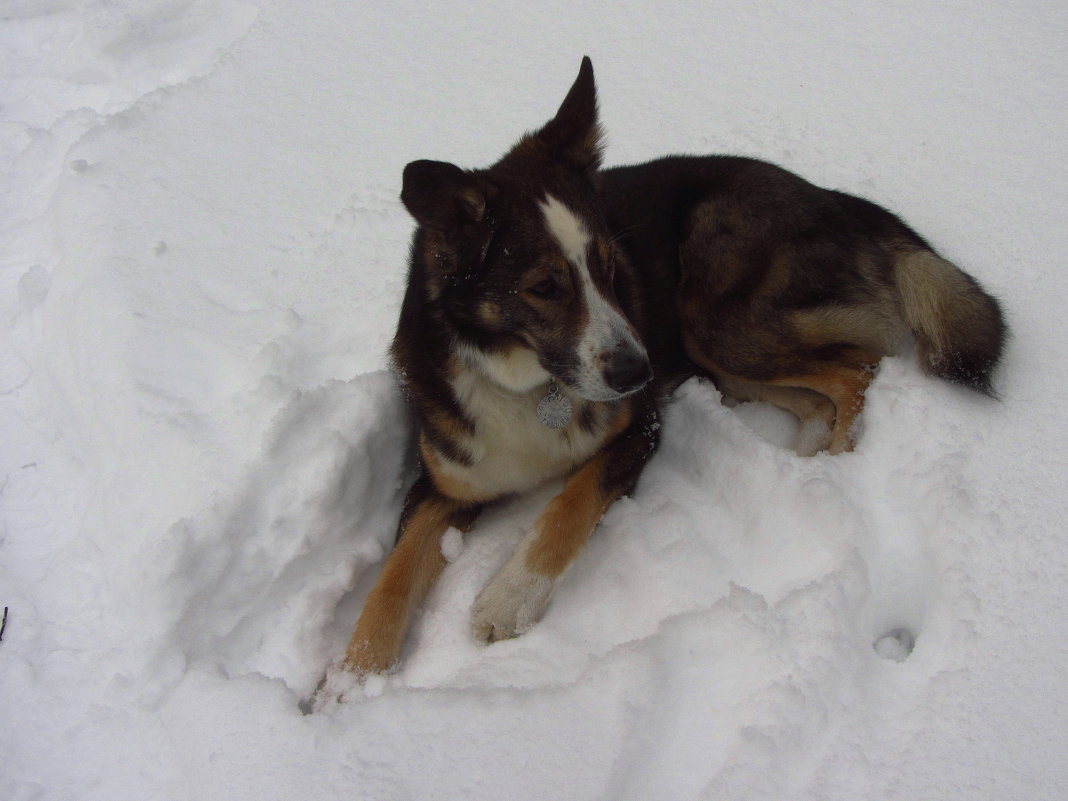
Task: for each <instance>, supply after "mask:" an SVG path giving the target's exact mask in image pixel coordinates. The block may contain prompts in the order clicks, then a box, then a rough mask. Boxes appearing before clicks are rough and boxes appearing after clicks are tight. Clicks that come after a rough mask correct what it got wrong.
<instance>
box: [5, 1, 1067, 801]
mask: <svg viewBox="0 0 1068 801" xmlns="http://www.w3.org/2000/svg"><path fill="white" fill-rule="evenodd" d="M1065 41H1068V9H1066V8H1065V7H1064V5H1063V4H1062V3H1054V2H1046V1H1045V0H1042V1H1040V2H1035V3H1031V4H1029V6H1028V8H1027V9H1026V13H1024V10H1023V9H1018V8H1015V7H1013V6H1012V5H1011V4H1000V3H979V2H969V0H961V2H956V3H947V4H930V3H921V2H918V0H904V2H901V3H895V4H892V5H887V4H881V3H874V2H867V1H866V0H864V1H862V2H850V3H845V2H841V1H840V0H835V1H832V2H828V3H823V4H819V5H818V7H814V6H812V4H797V3H792V2H784V0H773V1H772V2H770V3H764V4H758V5H753V4H751V3H742V2H737V0H723V1H722V2H720V1H719V0H717V2H707V1H705V0H702V1H701V2H697V1H696V0H686V1H685V2H678V3H663V4H660V5H659V6H657V7H656V8H655V9H654V8H653V7H652V6H650V5H649V4H646V3H642V4H638V3H629V2H623V3H617V4H615V5H613V6H612V7H611V8H610V9H608V8H602V7H599V6H595V5H593V4H586V3H582V2H574V1H572V2H568V3H563V2H558V1H557V0H554V2H550V3H545V4H519V3H515V4H506V5H503V6H502V5H498V6H494V7H492V9H490V8H489V7H487V8H480V7H477V6H472V5H471V4H469V3H456V2H442V3H438V4H434V5H433V6H432V7H430V6H427V5H425V4H417V3H411V2H406V0H401V1H400V2H396V3H393V4H389V5H388V6H387V5H386V4H382V5H380V6H374V7H373V6H371V5H370V4H367V3H364V2H357V3H352V4H346V3H336V2H324V0H309V2H304V3H299V4H298V3H286V2H282V0H257V1H256V2H251V1H249V2H246V1H244V0H136V1H135V0H109V1H108V2H105V0H79V2H75V0H49V2H37V1H36V0H34V1H31V0H12V2H8V3H7V4H5V6H4V9H3V12H2V15H0V66H2V77H0V81H2V84H0V86H2V89H0V164H2V166H3V174H4V175H5V176H7V178H6V180H5V181H4V182H3V184H2V185H0V226H2V228H3V233H2V236H0V427H2V430H3V431H4V436H3V444H2V446H0V515H2V516H0V606H3V607H7V608H8V610H9V611H8V619H7V626H6V629H5V631H4V633H3V640H2V642H0V709H2V715H0V798H4V799H13V800H14V801H30V800H31V799H33V800H36V799H116V798H154V799H168V800H169V799H215V798H217V799H227V800H228V801H243V800H244V799H258V800H259V799H276V798H277V799H283V798H294V797H300V798H308V799H335V798H342V797H344V798H360V799H371V800H373V801H379V800H380V799H381V800H386V799H409V798H412V799H415V798H419V799H433V798H442V799H480V798H509V799H546V798H568V799H649V798H671V799H856V798H878V799H896V798H901V799H927V798H938V799H956V798H960V799H964V798H967V799H998V800H999V801H1000V800H1001V799H1016V798H1020V799H1023V798H1026V799H1029V801H1039V800H1040V799H1051V800H1052V799H1061V798H1063V797H1064V794H1065V791H1066V788H1068V759H1065V755H1066V754H1068V727H1066V726H1065V725H1064V721H1065V719H1066V717H1068V683H1066V682H1065V681H1064V679H1063V675H1062V674H1063V671H1062V666H1063V665H1064V664H1065V662H1066V657H1068V645H1066V637H1065V634H1066V631H1068V627H1066V622H1068V612H1066V611H1065V610H1066V609H1068V529H1066V527H1065V525H1064V522H1063V521H1064V520H1065V518H1066V513H1068V503H1066V493H1065V491H1064V484H1065V477H1066V476H1068V420H1066V419H1065V417H1064V414H1063V411H1062V409H1061V408H1060V405H1059V402H1058V401H1057V400H1056V398H1058V397H1060V395H1061V394H1063V392H1064V390H1065V386H1066V377H1068V368H1066V367H1065V365H1066V364H1068V334H1066V332H1065V328H1064V326H1063V314H1064V308H1065V302H1066V300H1068V279H1065V278H1064V277H1063V275H1062V273H1063V271H1062V269H1061V267H1062V265H1063V264H1064V262H1065V260H1066V258H1068V228H1066V226H1065V225H1064V217H1065V212H1066V211H1068V166H1066V165H1068V158H1066V157H1068V144H1066V142H1068V138H1066V136H1065V132H1066V131H1068V106H1066V105H1065V103H1064V102H1063V101H1064V95H1065V91H1066V90H1068V59H1065V57H1064V56H1065V46H1064V42H1065ZM587 53H588V54H589V55H590V56H591V57H592V58H593V61H594V66H595V69H596V71H597V76H598V81H599V88H600V92H601V105H602V111H603V121H604V124H605V127H606V129H607V131H608V133H609V140H608V141H609V149H608V158H609V161H610V162H611V163H624V162H628V161H632V160H636V159H643V158H649V157H653V156H656V155H659V154H662V153H665V152H673V151H674V152H706V151H707V152H736V153H744V154H748V155H756V156H760V157H764V158H768V159H770V160H773V161H777V162H779V163H782V164H784V165H785V166H787V167H790V168H792V169H795V170H798V171H800V172H801V173H803V174H804V175H806V176H807V177H809V178H811V179H812V180H814V181H816V182H818V183H821V184H824V185H829V186H834V187H837V188H841V189H844V190H847V191H851V192H854V193H858V194H862V195H866V196H869V197H872V198H873V199H876V200H878V201H880V202H882V203H884V204H886V205H888V206H890V207H891V208H893V209H895V210H896V211H898V212H899V213H901V214H902V215H903V216H904V217H905V218H906V219H907V220H909V221H910V222H911V223H912V224H913V225H914V226H916V227H917V228H918V229H919V230H920V231H921V232H922V233H924V234H925V235H926V236H928V237H929V238H930V239H931V240H932V242H933V243H934V244H935V245H936V246H937V247H938V248H940V249H941V250H942V251H943V252H944V253H945V255H946V256H947V257H949V258H951V259H953V260H954V261H956V262H958V263H960V264H961V265H963V266H965V267H966V268H967V269H968V270H969V271H970V272H972V273H973V274H974V275H975V276H976V277H978V278H979V279H980V280H981V281H983V282H984V284H985V285H986V286H987V287H988V288H989V289H990V290H991V291H993V292H994V293H995V294H997V295H998V296H999V297H1000V298H1001V299H1002V300H1003V302H1004V304H1005V307H1006V309H1007V311H1008V314H1009V319H1010V322H1011V324H1012V326H1013V329H1014V338H1013V339H1012V341H1011V342H1010V344H1009V348H1008V350H1007V354H1006V358H1005V363H1004V367H1003V369H1002V370H1001V371H1000V373H999V375H998V378H997V384H998V387H999V389H1000V391H1001V394H1002V400H1001V401H1000V402H995V401H991V400H989V399H985V398H982V397H979V396H977V395H975V394H971V393H969V392H967V391H965V390H962V389H958V388H954V387H950V386H948V385H945V384H942V383H939V382H937V381H934V380H932V379H930V378H928V377H925V376H924V375H922V374H921V372H920V371H919V368H918V367H917V365H916V363H915V361H914V360H913V359H912V358H911V357H910V356H908V355H905V356H902V357H899V358H893V359H888V360H886V361H885V362H884V364H883V366H882V368H881V369H880V371H879V373H878V375H877V377H876V379H875V381H874V383H873V384H872V386H871V388H870V390H869V391H868V405H867V409H866V411H865V413H864V415H863V417H862V418H861V421H860V428H861V430H860V442H859V447H858V448H857V450H856V452H854V453H852V454H846V455H842V456H838V457H828V456H825V455H822V456H817V457H814V458H811V459H801V458H798V457H795V456H793V455H792V454H791V453H790V452H789V451H788V450H786V449H785V447H784V445H785V443H787V442H788V441H789V440H790V437H791V434H792V431H793V427H794V425H795V424H794V423H793V422H792V421H791V420H790V419H789V418H788V417H786V416H785V415H783V414H781V413H779V412H777V411H776V410H774V409H771V408H768V407H765V406H760V405H751V404H750V405H743V406H739V407H735V408H728V407H727V406H725V405H724V404H723V403H721V399H720V397H719V396H718V394H717V392H716V391H715V389H714V388H713V387H712V386H710V385H709V384H707V383H704V382H699V381H693V382H690V383H688V384H686V385H685V386H683V387H682V388H681V390H680V391H679V393H678V395H677V397H676V399H675V401H674V402H673V403H672V404H671V406H670V407H669V408H668V409H667V410H666V412H665V415H664V420H663V425H664V430H663V434H664V441H663V446H662V448H661V451H660V453H659V454H658V455H657V456H656V458H655V459H654V460H653V462H652V463H651V464H650V466H649V468H648V469H647V470H646V472H645V474H644V475H643V478H642V480H641V483H640V484H639V486H638V487H637V489H636V491H635V492H634V493H633V495H632V497H629V498H626V499H624V500H622V501H621V502H619V503H617V504H615V505H614V506H613V507H612V508H611V509H610V510H609V512H608V514H607V516H606V517H605V519H604V521H603V523H602V525H601V528H600V529H599V530H598V531H597V532H596V534H595V536H594V537H593V538H592V540H591V542H590V544H589V546H588V547H587V549H586V550H585V551H584V553H583V554H582V555H581V557H580V558H579V559H578V560H577V562H576V563H575V564H574V565H573V567H572V568H571V569H570V571H569V572H568V573H567V575H566V576H565V577H564V579H563V580H562V581H561V582H560V584H559V587H558V589H557V592H556V594H555V595H554V597H553V600H552V602H551V604H550V606H549V608H548V611H547V613H546V616H545V618H544V619H543V620H542V621H541V622H540V623H539V624H538V625H536V626H535V627H534V628H532V629H531V630H530V631H529V632H528V633H526V634H525V635H524V636H522V637H520V638H518V639H515V640H511V641H507V642H501V643H496V644H494V645H491V646H482V645H478V644H476V643H475V641H474V640H473V638H472V637H471V634H470V610H471V606H472V604H473V602H474V599H475V597H476V596H477V594H478V593H479V591H480V590H481V589H482V587H483V586H484V585H485V583H486V582H487V581H488V580H489V578H490V577H491V576H492V574H493V572H494V571H495V570H496V569H497V568H498V567H499V566H500V565H501V564H503V563H504V561H505V560H506V559H507V558H508V555H509V553H510V551H511V549H512V548H513V547H514V546H515V544H516V543H517V542H518V541H519V540H520V539H521V538H522V536H523V534H524V533H525V531H526V529H527V527H528V526H530V525H531V523H532V522H533V521H534V519H535V517H536V516H537V513H538V511H539V509H540V507H541V505H543V504H544V502H545V501H546V500H547V498H549V497H550V496H551V493H552V491H553V488H552V487H547V488H544V489H542V490H539V491H538V492H535V493H533V494H532V495H531V496H530V497H524V498H520V499H517V500H516V501H514V502H511V503H508V504H502V505H500V506H498V507H495V508H493V509H491V510H489V511H488V512H486V513H485V514H484V515H483V517H482V518H481V519H480V521H479V522H478V524H477V526H476V528H475V529H474V531H473V532H471V533H470V534H467V535H464V536H462V537H461V535H460V534H459V533H458V532H450V534H449V535H448V537H447V538H446V541H445V542H444V543H443V552H444V553H445V555H446V557H447V558H448V560H449V564H448V565H447V567H446V569H445V571H444V573H443V575H442V578H441V580H440V581H439V583H438V584H437V585H436V586H435V588H434V590H433V591H432V593H431V595H430V597H429V598H428V600H427V603H426V604H425V606H424V608H423V611H422V612H421V613H420V615H419V616H418V618H417V620H416V621H415V623H414V625H413V629H412V632H411V635H410V637H409V639H408V645H407V647H406V649H405V653H404V658H403V664H402V666H401V667H400V669H399V670H398V671H396V672H395V673H393V674H390V675H388V676H383V677H376V678H374V679H372V680H370V681H368V682H367V683H366V684H365V685H363V686H359V687H358V686H351V687H349V688H347V689H348V692H347V694H346V698H345V701H344V703H342V704H340V705H338V706H336V707H334V708H332V709H328V710H324V711H323V712H320V713H316V714H311V715H306V714H304V712H303V710H302V708H301V702H302V701H304V700H306V699H307V697H308V696H309V694H310V693H311V692H312V690H313V689H314V688H315V686H316V683H317V682H318V680H319V678H320V677H321V676H322V674H323V672H324V670H325V669H326V667H327V666H328V665H329V664H330V663H331V661H332V660H334V659H336V658H337V657H338V656H339V655H340V654H341V653H342V652H343V649H344V647H345V644H346V642H347V639H348V637H349V636H350V634H351V631H352V627H353V625H354V623H355V620H356V617H357V616H358V614H359V609H360V606H361V603H362V599H363V596H364V595H365V594H366V593H367V591H368V590H369V588H370V586H371V584H372V583H373V581H374V578H375V575H376V573H377V570H378V568H379V566H380V564H381V561H382V559H383V558H384V556H385V554H386V552H387V549H388V548H389V547H390V544H391V541H392V537H393V529H394V526H395V521H396V518H397V515H398V514H399V508H400V503H401V499H402V497H403V492H404V487H405V486H406V483H407V482H408V481H410V480H411V478H412V476H411V470H412V464H413V461H412V454H411V450H410V441H409V435H408V424H407V416H406V411H405V409H404V407H403V404H402V403H401V401H400V398H399V395H398V393H397V388H396V382H395V380H394V378H393V377H392V376H391V375H390V374H389V373H388V372H386V371H385V355H384V354H385V350H386V347H387V345H388V342H389V340H390V337H391V336H392V333H393V326H394V324H395V319H396V314H397V309H398V305H399V299H400V295H401V292H402V290H403V281H404V271H405V264H406V255H407V247H408V238H409V236H410V231H411V223H410V220H409V219H408V217H407V215H406V213H405V212H404V210H403V208H402V207H401V205H400V203H399V201H398V200H397V193H398V188H399V177H400V172H401V169H402V168H403V165H404V164H405V163H406V162H407V161H409V160H412V159H416V158H437V159H445V160H450V161H455V162H457V163H460V164H462V165H466V166H481V165H485V164H488V163H490V162H491V161H492V160H494V159H495V158H496V157H497V156H498V155H499V154H500V153H501V152H503V150H504V149H505V148H506V147H507V146H508V145H510V144H511V142H512V141H514V140H515V139H516V138H517V137H518V136H519V134H520V133H522V132H523V131H525V130H529V129H531V128H533V127H534V126H536V125H538V124H540V123H541V122H543V121H544V120H546V119H547V118H548V117H549V116H550V115H551V114H552V113H553V112H554V111H555V109H556V106H557V105H558V103H559V101H560V100H561V99H562V98H563V95H564V93H565V92H566V90H567V88H568V86H569V85H570V82H571V80H572V79H573V78H574V75H575V73H576V72H577V69H578V63H579V59H580V57H581V56H582V55H583V54H587Z"/></svg>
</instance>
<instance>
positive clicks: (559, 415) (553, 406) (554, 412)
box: [538, 379, 571, 430]
mask: <svg viewBox="0 0 1068 801" xmlns="http://www.w3.org/2000/svg"><path fill="white" fill-rule="evenodd" d="M570 419H571V401H570V400H569V399H568V397H567V396H566V395H564V394H563V393H562V392H561V391H560V388H559V387H558V386H556V380H555V379H549V390H548V392H546V393H545V395H544V397H542V399H541V400H540V401H538V422H539V423H541V424H542V425H543V426H545V427H546V428H552V429H554V430H559V429H561V428H563V427H564V426H566V425H567V423H568V421H569V420H570Z"/></svg>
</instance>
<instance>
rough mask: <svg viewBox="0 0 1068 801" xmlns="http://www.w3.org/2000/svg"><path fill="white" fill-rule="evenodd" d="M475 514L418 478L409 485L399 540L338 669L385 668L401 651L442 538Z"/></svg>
mask: <svg viewBox="0 0 1068 801" xmlns="http://www.w3.org/2000/svg"><path fill="white" fill-rule="evenodd" d="M477 514H478V509H477V508H472V507H470V506H465V505H463V504H461V503H460V502H458V501H455V500H453V499H451V498H447V497H445V496H444V495H441V494H439V493H438V492H437V491H436V490H434V489H433V488H432V487H431V486H430V483H429V481H426V480H423V479H421V480H420V482H418V483H417V484H416V486H415V487H413V488H412V491H411V493H410V494H409V496H408V501H407V502H406V508H405V513H404V515H403V516H402V518H401V524H400V531H399V535H398V540H397V544H396V546H395V547H394V548H393V551H392V552H391V553H390V555H389V557H388V558H387V559H386V563H385V565H384V566H383V568H382V573H381V575H380V576H379V577H378V581H377V583H376V584H375V586H374V587H373V588H372V589H371V592H370V594H369V595H368V596H367V600H366V602H365V603H364V606H363V612H362V613H361V614H360V620H359V622H358V623H357V624H356V631H355V633H354V634H353V635H352V641H351V642H350V643H349V647H348V650H347V652H346V654H345V659H344V661H343V662H342V668H343V669H345V670H348V671H351V672H354V673H356V674H357V675H365V674H368V673H381V672H383V671H385V670H388V669H389V668H390V667H392V666H393V665H394V664H395V663H396V662H397V659H398V657H399V656H400V650H401V645H402V644H403V642H404V634H405V632H406V631H407V629H408V622H409V620H410V619H411V616H412V612H413V611H414V610H415V609H416V608H418V606H419V604H420V603H421V602H422V600H423V598H424V597H426V594H427V592H428V591H429V589H430V587H431V585H432V584H433V583H434V580H435V579H436V578H437V577H438V574H439V573H440V572H441V568H442V567H443V566H444V564H445V558H444V557H443V556H442V554H441V537H442V535H443V534H444V533H445V531H446V530H447V529H448V528H449V527H450V526H456V527H458V528H461V529H464V528H467V527H468V526H469V525H470V524H471V522H472V521H473V520H474V517H475V516H476V515H477Z"/></svg>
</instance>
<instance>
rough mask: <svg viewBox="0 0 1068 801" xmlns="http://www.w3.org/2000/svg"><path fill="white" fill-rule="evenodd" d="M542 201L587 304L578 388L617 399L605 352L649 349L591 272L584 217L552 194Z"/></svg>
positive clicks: (551, 230)
mask: <svg viewBox="0 0 1068 801" xmlns="http://www.w3.org/2000/svg"><path fill="white" fill-rule="evenodd" d="M539 205H540V206H541V211H542V214H543V215H544V216H545V226H546V228H547V229H548V231H549V233H550V234H551V235H552V237H553V239H555V240H556V242H557V244H558V245H559V246H560V249H561V250H562V251H563V252H564V257H565V258H566V259H567V260H568V262H570V264H571V266H572V267H574V269H575V273H576V275H577V276H578V282H579V292H581V293H582V297H583V300H584V301H585V304H586V313H587V321H586V330H585V331H584V332H583V333H582V336H581V338H580V340H579V343H578V346H577V347H576V352H577V354H578V360H579V374H578V376H577V379H578V383H577V385H576V387H575V389H576V390H577V391H578V392H579V394H580V395H582V396H583V397H585V398H587V399H589V400H613V399H615V398H618V397H619V393H618V392H617V391H615V390H614V389H612V388H611V387H610V386H608V384H606V383H605V380H604V374H603V369H602V368H603V364H602V362H603V360H604V355H605V354H607V353H609V352H611V351H613V350H619V349H628V350H632V351H634V352H637V353H642V354H644V353H645V349H644V348H643V347H642V346H641V345H640V344H638V340H637V337H636V336H635V333H634V329H633V328H632V327H631V325H630V323H629V322H628V321H627V319H626V318H625V317H624V316H623V315H622V314H620V313H619V312H618V311H616V309H615V308H613V307H612V304H610V303H609V302H608V300H607V299H606V298H605V297H604V295H602V294H601V291H600V290H599V289H598V288H597V285H596V284H594V282H593V278H592V277H591V276H590V269H589V265H588V264H587V261H586V259H587V254H588V253H589V246H590V235H589V232H588V231H587V230H586V226H585V225H584V224H583V222H582V220H580V219H579V217H578V215H576V214H575V213H574V212H573V211H572V210H571V209H569V208H568V207H567V206H565V205H564V204H563V203H561V202H560V201H559V200H557V199H556V198H555V197H553V196H552V195H548V194H547V195H546V196H545V200H543V201H541V203H539Z"/></svg>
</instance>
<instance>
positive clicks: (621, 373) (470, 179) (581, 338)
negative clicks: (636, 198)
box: [401, 58, 651, 401]
mask: <svg viewBox="0 0 1068 801" xmlns="http://www.w3.org/2000/svg"><path fill="white" fill-rule="evenodd" d="M600 139H601V132H600V125H599V123H598V120H597V93H596V88H595V86H594V80H593V65H592V64H591V63H590V60H589V58H585V59H583V61H582V67H581V69H580V70H579V75H578V78H577V79H576V80H575V83H574V85H573V86H572V87H571V90H570V91H569V92H568V94H567V97H566V98H565V99H564V102H563V103H562V104H561V106H560V110H559V111H558V112H557V114H556V116H555V117H553V119H551V120H550V121H549V122H548V123H546V124H545V126H543V127H542V128H541V129H540V130H538V131H536V132H534V133H531V134H528V135H526V136H524V137H523V138H522V139H520V141H519V142H518V143H517V144H516V145H515V146H514V147H513V148H512V149H511V150H510V151H509V152H508V153H507V154H506V155H505V156H504V157H503V158H502V159H501V160H500V161H498V162H497V163H496V164H494V165H493V166H492V167H489V168H488V169H484V170H462V169H460V168H459V167H457V166H455V165H453V164H448V163H445V162H440V161H415V162H412V163H411V164H409V165H408V166H407V167H406V168H405V170H404V188H403V191H402V192H401V199H402V201H403V202H404V205H405V206H406V207H407V208H408V211H409V212H410V213H411V214H412V216H413V217H414V218H415V219H416V221H417V222H418V223H419V226H420V228H419V230H418V231H417V233H416V237H415V241H414V245H413V258H414V259H415V260H417V261H420V262H421V264H420V265H419V266H420V267H421V268H422V270H423V271H424V272H423V275H425V277H426V285H427V287H428V290H427V291H428V293H429V300H430V301H431V302H432V303H434V304H436V305H437V306H438V307H439V308H440V309H441V310H442V313H443V314H445V315H446V316H447V317H448V322H449V323H450V327H451V328H452V329H453V330H454V331H456V332H457V337H458V339H459V340H460V341H459V343H458V344H459V346H460V349H461V350H462V351H465V352H466V353H468V354H472V355H473V356H474V358H477V359H478V360H479V361H481V362H482V364H483V365H484V366H486V367H487V369H489V371H490V372H491V373H492V374H493V375H494V377H495V378H497V379H498V380H499V381H500V382H501V383H503V384H505V385H506V386H508V387H509V388H510V389H514V390H517V391H524V390H527V389H533V388H534V387H535V386H538V385H539V384H541V383H544V382H545V381H546V380H548V378H549V377H550V376H551V377H555V378H556V379H558V380H559V381H561V382H562V383H564V384H565V385H567V386H568V387H570V388H571V389H572V390H574V391H575V392H576V393H577V394H578V395H580V396H581V397H584V398H586V399H588V400H598V401H606V400H613V399H615V398H619V397H622V396H623V395H626V394H628V393H630V392H633V391H635V390H637V389H640V388H641V387H643V386H644V385H645V384H646V383H647V382H648V381H649V378H650V375H651V373H650V367H649V360H648V357H647V355H646V352H645V348H644V347H643V346H642V344H641V342H640V340H639V337H638V334H637V333H636V331H635V329H634V326H633V325H632V324H631V323H630V321H628V319H627V318H626V316H625V315H624V314H623V312H622V311H621V309H620V305H619V302H618V301H617V299H616V294H615V290H614V286H613V282H614V271H615V267H616V264H617V261H618V260H619V259H620V258H622V257H621V255H620V254H619V253H617V251H616V248H615V247H614V246H613V245H612V243H611V241H610V238H609V232H608V228H607V225H606V222H605V219H604V215H603V211H602V207H601V202H600V196H599V191H598V175H597V171H598V168H599V167H600V163H601V144H600Z"/></svg>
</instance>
